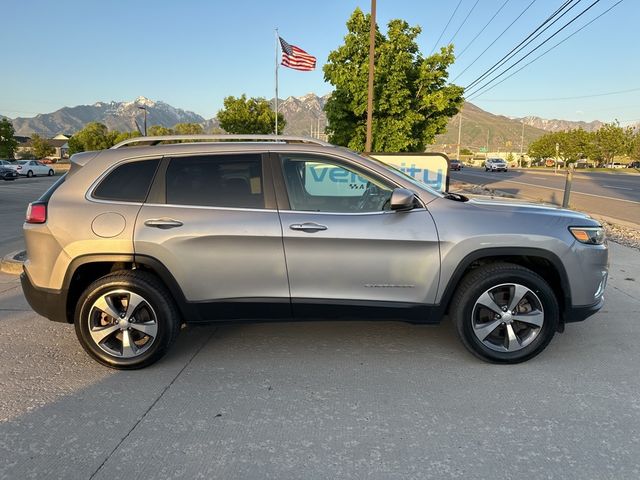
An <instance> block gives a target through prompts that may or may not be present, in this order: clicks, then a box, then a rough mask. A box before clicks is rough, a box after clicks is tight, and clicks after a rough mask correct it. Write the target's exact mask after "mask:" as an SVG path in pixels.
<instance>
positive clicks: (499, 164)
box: [484, 158, 507, 172]
mask: <svg viewBox="0 0 640 480" xmlns="http://www.w3.org/2000/svg"><path fill="white" fill-rule="evenodd" d="M489 170H491V171H492V172H499V171H503V172H506V171H507V162H505V161H504V160H503V159H501V158H489V159H487V161H486V162H484V171H485V172H488V171H489Z"/></svg>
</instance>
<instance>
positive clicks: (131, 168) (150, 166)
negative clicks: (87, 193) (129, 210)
mask: <svg viewBox="0 0 640 480" xmlns="http://www.w3.org/2000/svg"><path fill="white" fill-rule="evenodd" d="M159 162H160V160H158V159H157V158H156V159H152V160H141V161H139V162H130V163H125V164H124V165H120V166H119V167H116V168H115V170H113V171H112V172H111V173H110V174H109V175H107V177H106V178H105V179H104V180H102V182H100V185H98V187H97V188H96V189H95V190H94V192H93V196H94V197H95V198H99V199H101V200H115V201H120V202H144V200H145V198H147V193H148V192H149V187H150V186H151V181H152V180H153V176H154V174H155V173H156V169H157V168H158V163H159Z"/></svg>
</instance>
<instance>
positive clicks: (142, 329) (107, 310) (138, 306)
mask: <svg viewBox="0 0 640 480" xmlns="http://www.w3.org/2000/svg"><path fill="white" fill-rule="evenodd" d="M88 322H89V334H90V335H91V339H92V340H93V342H94V343H95V345H96V346H97V347H98V348H100V349H101V350H102V351H104V352H105V353H107V354H109V355H112V356H115V357H119V358H133V357H138V356H140V355H142V354H143V353H145V352H146V351H147V350H149V348H150V347H151V345H152V344H153V342H154V341H155V339H156V337H157V336H158V317H157V316H156V313H155V311H154V310H153V308H152V307H151V305H150V303H149V302H148V301H147V300H146V299H145V298H144V297H142V296H141V295H138V294H137V293H134V292H131V291H129V290H124V289H118V290H112V291H109V292H107V293H105V294H103V295H101V296H100V297H98V299H97V300H96V301H95V302H94V303H93V305H92V306H91V309H90V310H89V316H88Z"/></svg>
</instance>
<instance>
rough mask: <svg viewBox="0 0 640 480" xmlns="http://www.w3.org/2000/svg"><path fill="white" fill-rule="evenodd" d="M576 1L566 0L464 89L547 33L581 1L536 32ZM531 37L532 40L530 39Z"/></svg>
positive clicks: (578, 1) (475, 83)
mask: <svg viewBox="0 0 640 480" xmlns="http://www.w3.org/2000/svg"><path fill="white" fill-rule="evenodd" d="M574 1H576V0H567V1H565V2H564V3H563V4H562V5H561V6H560V8H558V10H556V11H555V12H554V13H552V14H551V15H550V16H549V17H547V19H546V20H545V21H544V22H542V23H541V24H540V25H538V27H537V28H536V29H535V30H534V31H533V32H531V33H530V34H529V35H527V37H526V38H525V39H524V40H522V41H521V42H520V43H519V44H518V45H516V46H515V47H513V48H512V49H511V50H510V51H509V53H507V54H506V55H505V56H503V57H502V58H501V59H500V60H498V61H497V62H496V63H494V64H493V65H492V66H491V68H489V69H488V70H486V71H485V72H484V73H483V74H482V75H480V76H479V77H478V78H476V79H475V80H474V81H473V82H471V83H470V84H469V85H467V86H466V87H465V90H466V89H469V88H471V87H473V86H474V85H477V84H478V83H480V82H481V81H482V80H483V79H485V78H486V77H487V76H488V75H490V74H492V73H493V72H495V71H496V70H497V69H499V68H500V67H501V66H502V65H504V64H505V63H507V62H508V61H509V60H510V59H511V58H513V57H514V56H515V55H517V54H518V53H519V52H521V51H522V50H523V49H524V48H525V47H527V46H528V45H529V44H530V43H531V42H533V41H534V40H535V39H536V38H538V37H539V36H540V35H542V34H543V33H544V32H545V31H547V30H548V29H549V28H551V26H552V25H554V24H555V23H556V22H557V21H558V20H560V19H561V18H562V17H564V16H565V15H566V14H567V13H569V11H570V10H571V9H572V8H574V7H575V6H576V5H578V4H579V3H580V2H581V1H582V0H577V2H576V3H574V4H573V5H571V6H570V7H569V9H568V10H565V11H564V12H563V13H562V15H560V16H559V17H558V18H556V19H555V20H553V22H552V23H551V24H549V25H547V26H546V27H545V28H544V29H542V30H541V31H540V32H539V33H538V34H537V35H536V32H538V31H539V30H540V29H541V28H542V27H544V26H545V25H546V24H547V23H549V22H550V21H551V20H552V19H553V18H554V17H556V16H557V15H558V14H559V13H560V12H561V11H562V10H564V9H565V8H566V7H567V6H569V5H570V4H571V3H573V2H574ZM531 37H533V38H531Z"/></svg>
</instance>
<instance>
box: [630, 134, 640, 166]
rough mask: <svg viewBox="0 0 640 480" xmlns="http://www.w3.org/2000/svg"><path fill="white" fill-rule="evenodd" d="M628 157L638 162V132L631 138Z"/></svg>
mask: <svg viewBox="0 0 640 480" xmlns="http://www.w3.org/2000/svg"><path fill="white" fill-rule="evenodd" d="M629 155H630V156H631V158H633V159H634V160H640V131H638V132H636V134H635V135H633V137H632V138H631V148H630V149H629Z"/></svg>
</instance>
